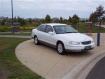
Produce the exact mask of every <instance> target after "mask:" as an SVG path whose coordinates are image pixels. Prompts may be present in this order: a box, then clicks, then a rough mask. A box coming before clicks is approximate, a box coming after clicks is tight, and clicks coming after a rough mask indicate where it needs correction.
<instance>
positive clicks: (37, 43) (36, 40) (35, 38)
mask: <svg viewBox="0 0 105 79" xmlns="http://www.w3.org/2000/svg"><path fill="white" fill-rule="evenodd" d="M34 44H35V45H39V40H38V38H37V36H34Z"/></svg>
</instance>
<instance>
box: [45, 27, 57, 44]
mask: <svg viewBox="0 0 105 79" xmlns="http://www.w3.org/2000/svg"><path fill="white" fill-rule="evenodd" d="M45 32H46V34H45V41H46V42H47V43H49V44H51V45H55V38H54V36H55V35H54V34H50V33H49V32H54V30H53V28H52V26H50V25H46V30H45Z"/></svg>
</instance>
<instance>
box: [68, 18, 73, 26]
mask: <svg viewBox="0 0 105 79" xmlns="http://www.w3.org/2000/svg"><path fill="white" fill-rule="evenodd" d="M71 22H72V18H71V17H70V16H69V19H68V24H71Z"/></svg>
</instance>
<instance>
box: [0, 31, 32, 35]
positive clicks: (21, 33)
mask: <svg viewBox="0 0 105 79" xmlns="http://www.w3.org/2000/svg"><path fill="white" fill-rule="evenodd" d="M0 35H20V36H21V35H22V36H30V35H31V31H30V32H27V33H24V32H18V33H17V32H16V33H14V34H13V33H12V32H10V33H6V32H4V33H3V32H1V33H0Z"/></svg>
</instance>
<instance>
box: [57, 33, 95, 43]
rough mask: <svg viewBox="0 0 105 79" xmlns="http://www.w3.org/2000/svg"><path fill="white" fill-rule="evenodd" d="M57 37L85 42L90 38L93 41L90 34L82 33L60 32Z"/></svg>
mask: <svg viewBox="0 0 105 79" xmlns="http://www.w3.org/2000/svg"><path fill="white" fill-rule="evenodd" d="M57 38H58V39H59V40H65V41H76V42H83V41H89V40H91V41H93V39H92V38H91V37H90V36H88V35H85V34H81V33H67V34H58V35H57Z"/></svg>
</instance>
